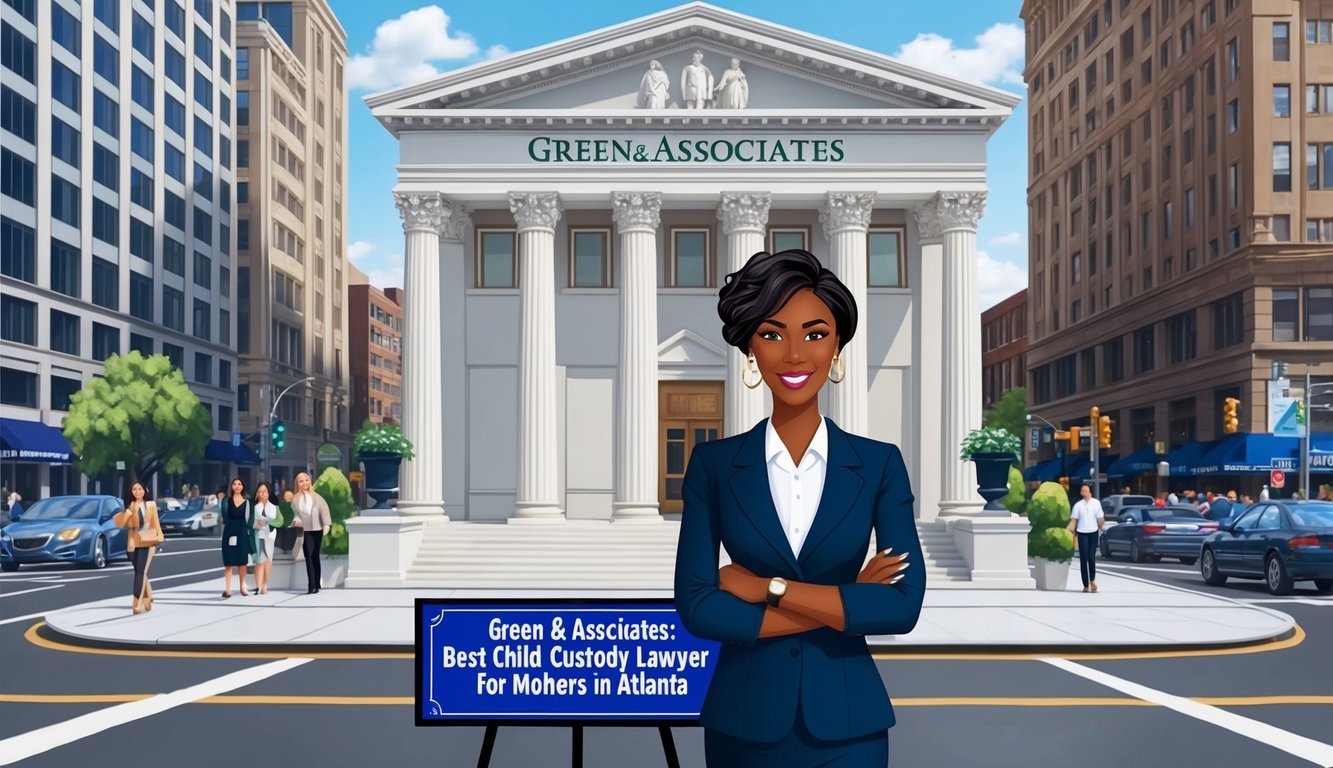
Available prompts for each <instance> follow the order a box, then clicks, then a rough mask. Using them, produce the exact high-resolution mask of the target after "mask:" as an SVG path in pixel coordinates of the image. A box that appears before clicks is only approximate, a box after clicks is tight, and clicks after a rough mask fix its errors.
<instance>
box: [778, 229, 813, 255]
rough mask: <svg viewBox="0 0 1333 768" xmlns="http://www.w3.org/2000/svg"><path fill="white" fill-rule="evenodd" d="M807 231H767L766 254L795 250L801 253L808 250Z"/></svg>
mask: <svg viewBox="0 0 1333 768" xmlns="http://www.w3.org/2000/svg"><path fill="white" fill-rule="evenodd" d="M808 234H809V233H808V231H807V230H806V229H804V228H800V229H795V228H793V229H778V228H774V229H770V230H768V252H769V253H779V252H781V251H790V250H792V249H793V248H797V249H800V250H803V251H808V250H810V247H809V245H808V244H807V243H806V236H807V235H808Z"/></svg>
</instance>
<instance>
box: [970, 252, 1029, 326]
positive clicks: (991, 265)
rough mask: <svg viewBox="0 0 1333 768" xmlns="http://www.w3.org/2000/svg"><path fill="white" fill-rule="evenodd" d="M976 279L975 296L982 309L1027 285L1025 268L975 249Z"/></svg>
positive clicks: (988, 307) (991, 305)
mask: <svg viewBox="0 0 1333 768" xmlns="http://www.w3.org/2000/svg"><path fill="white" fill-rule="evenodd" d="M977 279H978V283H977V293H978V297H977V298H978V303H979V304H980V307H981V309H982V310H983V311H985V310H987V309H990V308H991V307H993V306H995V305H996V304H999V303H1000V302H1001V301H1003V300H1005V299H1007V298H1009V297H1010V296H1012V295H1014V294H1015V293H1018V292H1019V291H1021V290H1023V289H1024V288H1026V287H1027V285H1028V273H1027V270H1026V269H1024V268H1022V267H1019V266H1017V265H1016V264H1013V263H1011V262H1008V261H1001V260H1000V259H992V258H991V257H990V254H988V253H986V252H985V251H977Z"/></svg>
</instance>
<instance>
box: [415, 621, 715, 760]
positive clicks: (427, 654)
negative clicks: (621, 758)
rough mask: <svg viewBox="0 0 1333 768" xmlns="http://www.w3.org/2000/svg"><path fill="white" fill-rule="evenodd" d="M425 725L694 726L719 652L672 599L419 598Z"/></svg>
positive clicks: (669, 749) (489, 739) (485, 750)
mask: <svg viewBox="0 0 1333 768" xmlns="http://www.w3.org/2000/svg"><path fill="white" fill-rule="evenodd" d="M415 618H416V641H417V642H416V666H417V673H416V678H417V679H416V694H417V695H416V723H417V725H485V726H487V730H486V738H485V741H484V742H483V746H482V755H481V757H482V759H481V761H479V763H478V764H479V765H486V764H488V763H489V760H490V751H491V748H492V747H493V745H494V741H495V729H496V728H497V727H498V726H499V725H547V726H569V727H572V728H573V729H574V753H575V754H574V757H575V764H576V765H578V764H580V763H581V760H582V741H583V740H582V728H583V726H584V725H606V726H615V725H632V726H640V727H642V726H654V725H655V726H657V727H658V728H659V730H660V732H661V735H662V744H663V749H664V750H665V751H666V753H667V761H668V764H669V765H676V764H677V761H676V759H675V757H676V755H675V745H674V743H673V742H672V740H671V731H670V726H673V725H696V724H697V723H698V718H699V710H700V708H701V707H702V706H703V699H704V694H705V693H707V692H708V684H709V681H710V680H711V679H712V675H713V669H714V667H715V665H716V663H717V654H718V650H719V647H720V644H719V643H717V642H715V641H711V640H701V639H699V638H697V637H695V636H693V635H691V634H690V633H689V632H688V631H686V629H685V627H684V625H683V624H681V622H680V619H679V618H678V617H677V615H676V610H675V607H674V605H673V603H672V601H671V600H669V599H658V600H640V601H625V600H600V599H586V600H543V601H534V600H484V599H456V600H454V599H429V598H418V599H417V600H416V616H415Z"/></svg>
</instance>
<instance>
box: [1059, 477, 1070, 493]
mask: <svg viewBox="0 0 1333 768" xmlns="http://www.w3.org/2000/svg"><path fill="white" fill-rule="evenodd" d="M1060 487H1062V488H1064V489H1065V490H1066V491H1067V490H1069V478H1068V477H1061V478H1060Z"/></svg>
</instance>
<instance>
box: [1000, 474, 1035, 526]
mask: <svg viewBox="0 0 1333 768" xmlns="http://www.w3.org/2000/svg"><path fill="white" fill-rule="evenodd" d="M1000 503H1001V504H1003V505H1004V508H1005V509H1007V510H1009V511H1010V512H1012V513H1014V514H1015V515H1025V514H1027V507H1028V494H1027V488H1025V487H1024V485H1023V472H1022V471H1021V470H1020V469H1019V468H1018V467H1015V466H1010V467H1009V493H1006V494H1005V495H1004V498H1002V499H1000Z"/></svg>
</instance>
